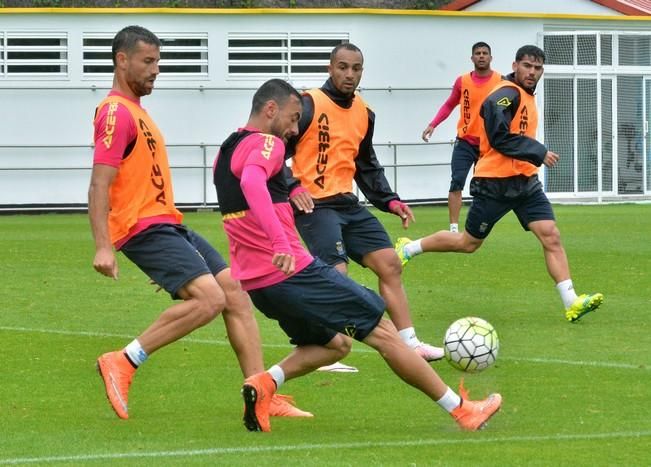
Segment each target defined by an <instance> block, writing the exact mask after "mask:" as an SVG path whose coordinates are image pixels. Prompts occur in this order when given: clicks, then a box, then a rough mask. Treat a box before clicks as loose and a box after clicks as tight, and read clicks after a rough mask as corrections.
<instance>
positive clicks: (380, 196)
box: [355, 109, 400, 212]
mask: <svg viewBox="0 0 651 467" xmlns="http://www.w3.org/2000/svg"><path fill="white" fill-rule="evenodd" d="M367 110H368V130H367V132H366V136H364V139H363V140H362V142H361V143H360V145H359V154H358V156H357V158H356V159H355V167H356V170H355V183H357V186H358V187H359V189H360V190H361V191H362V193H364V196H366V199H368V200H369V201H370V202H371V204H373V206H375V207H376V208H378V209H380V210H381V211H385V212H389V202H390V201H392V200H394V199H397V200H399V199H400V197H399V196H398V194H397V193H395V192H394V191H393V190H392V189H391V186H390V185H389V181H388V180H387V178H386V176H385V175H384V168H383V167H382V166H381V165H380V162H379V161H378V160H377V157H376V156H375V150H374V149H373V142H372V141H373V131H374V128H375V114H374V113H373V111H371V110H370V109H367Z"/></svg>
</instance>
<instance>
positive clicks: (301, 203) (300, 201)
mask: <svg viewBox="0 0 651 467" xmlns="http://www.w3.org/2000/svg"><path fill="white" fill-rule="evenodd" d="M289 200H290V201H291V202H292V203H293V204H294V206H296V208H297V209H298V210H300V211H303V212H304V213H305V214H309V213H311V212H312V211H313V210H314V200H312V196H311V195H310V193H309V192H308V191H307V190H305V191H297V192H296V193H293V194H292V196H290V197H289Z"/></svg>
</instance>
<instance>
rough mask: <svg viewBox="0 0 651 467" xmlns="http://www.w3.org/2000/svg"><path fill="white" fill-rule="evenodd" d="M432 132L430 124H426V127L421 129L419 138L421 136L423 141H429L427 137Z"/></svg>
mask: <svg viewBox="0 0 651 467" xmlns="http://www.w3.org/2000/svg"><path fill="white" fill-rule="evenodd" d="M432 133H434V128H433V127H432V126H431V125H427V128H425V129H424V130H423V134H422V135H421V138H423V141H425V142H426V143H427V142H429V138H430V136H432Z"/></svg>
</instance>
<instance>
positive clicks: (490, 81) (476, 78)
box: [422, 42, 502, 232]
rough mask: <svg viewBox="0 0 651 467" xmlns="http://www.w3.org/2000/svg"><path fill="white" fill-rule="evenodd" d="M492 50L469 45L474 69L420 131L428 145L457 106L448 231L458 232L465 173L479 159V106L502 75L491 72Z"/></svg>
mask: <svg viewBox="0 0 651 467" xmlns="http://www.w3.org/2000/svg"><path fill="white" fill-rule="evenodd" d="M492 60H493V56H492V55H491V48H490V46H489V45H488V44H487V43H486V42H477V43H475V44H473V46H472V55H471V56H470V61H472V63H473V65H474V66H475V69H474V70H472V71H471V72H469V73H466V74H465V75H461V76H459V77H458V78H457V79H456V80H455V82H454V85H453V86H452V92H451V93H450V96H449V97H448V98H447V100H446V101H445V102H444V103H443V105H442V106H441V108H440V109H439V111H438V112H437V113H436V116H435V117H434V119H433V120H432V121H431V122H430V124H429V125H427V127H426V128H425V129H424V130H423V135H422V138H423V141H425V142H428V141H429V139H430V137H431V136H432V133H433V132H434V129H436V127H437V126H439V125H440V124H441V122H443V121H444V120H445V119H447V118H448V117H449V116H450V114H451V113H452V110H454V108H455V107H456V106H457V105H458V106H459V121H458V122H457V139H456V141H455V142H454V149H453V150H452V161H451V163H450V169H451V172H452V178H451V181H450V192H449V193H448V212H449V216H450V232H458V231H459V213H460V212H461V205H462V203H463V199H462V196H461V192H462V191H463V187H464V186H465V185H466V178H467V177H468V172H470V169H471V168H472V166H473V165H475V163H477V159H478V158H479V135H480V133H481V121H480V119H479V107H480V106H481V104H482V102H484V99H485V98H486V96H487V95H488V93H489V92H490V91H491V90H492V89H493V88H494V87H495V86H496V85H497V83H499V82H500V80H501V79H502V76H501V75H500V74H499V73H498V72H496V71H493V70H492V69H491V61H492Z"/></svg>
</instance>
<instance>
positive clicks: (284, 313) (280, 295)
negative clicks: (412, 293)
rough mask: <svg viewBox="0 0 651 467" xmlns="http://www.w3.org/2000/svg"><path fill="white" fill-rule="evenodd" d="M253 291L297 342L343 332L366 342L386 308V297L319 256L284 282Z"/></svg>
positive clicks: (264, 310)
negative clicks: (328, 263) (324, 261)
mask: <svg viewBox="0 0 651 467" xmlns="http://www.w3.org/2000/svg"><path fill="white" fill-rule="evenodd" d="M249 295H250V296H251V300H252V301H253V303H254V305H255V306H256V308H257V309H258V310H260V311H261V312H262V313H264V315H265V316H267V317H268V318H270V319H273V320H276V321H278V324H280V327H281V328H282V329H283V331H285V334H287V335H288V336H289V337H290V342H291V343H292V344H294V345H298V346H301V345H325V344H327V343H328V342H330V341H331V340H332V338H333V337H334V336H335V335H336V334H337V333H338V332H341V333H343V334H346V335H348V336H350V337H352V338H354V339H356V340H359V341H361V340H364V339H365V338H366V336H368V335H369V334H370V332H371V331H372V330H373V329H375V327H376V326H377V325H378V323H379V322H380V319H382V315H383V314H384V309H385V304H384V300H382V297H380V296H379V295H377V294H376V293H375V292H373V291H372V290H370V289H367V288H366V287H364V286H362V285H360V284H358V283H357V282H355V281H353V280H352V279H350V278H349V277H348V276H346V275H344V274H341V273H340V272H339V271H337V270H336V269H335V268H333V267H332V266H328V265H326V264H324V263H323V261H321V260H319V259H315V260H314V261H313V262H312V263H311V264H310V265H309V266H308V267H306V268H305V269H303V270H302V271H301V272H299V273H298V274H295V275H293V276H291V277H289V278H288V279H286V280H284V281H283V282H280V283H278V284H274V285H271V286H269V287H263V288H261V289H254V290H249Z"/></svg>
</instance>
